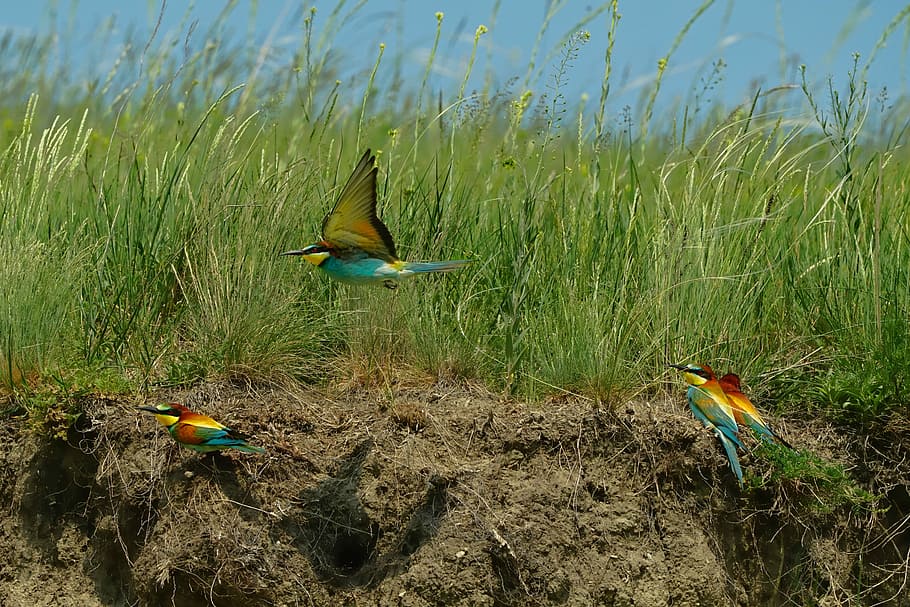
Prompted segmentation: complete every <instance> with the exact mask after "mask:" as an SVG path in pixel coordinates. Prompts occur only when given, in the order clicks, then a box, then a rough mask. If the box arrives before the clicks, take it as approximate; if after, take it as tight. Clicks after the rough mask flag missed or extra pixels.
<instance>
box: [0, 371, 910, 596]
mask: <svg viewBox="0 0 910 607" xmlns="http://www.w3.org/2000/svg"><path fill="white" fill-rule="evenodd" d="M163 400H178V401H181V402H184V403H186V404H187V405H189V406H190V407H191V408H193V409H195V410H198V411H201V412H204V413H208V414H210V415H212V416H214V417H216V418H217V419H219V420H220V421H222V422H224V423H227V424H229V425H231V426H233V427H235V428H237V429H239V430H242V431H244V432H247V433H249V434H252V435H253V437H254V438H253V442H255V443H256V444H259V445H262V446H265V447H266V448H267V449H268V451H267V453H266V454H264V455H247V454H240V453H238V454H231V455H227V456H221V455H219V456H199V455H197V454H194V453H191V452H189V451H186V450H178V449H177V447H176V446H175V445H174V444H173V443H172V442H171V441H170V439H169V437H168V436H167V435H166V434H165V433H164V431H163V430H162V429H161V428H159V427H158V425H157V424H156V423H155V421H154V420H153V419H152V418H151V417H149V416H143V415H140V414H138V413H136V412H135V411H134V410H133V407H134V406H135V405H137V404H142V403H141V402H140V401H139V400H138V399H127V398H122V397H117V398H111V399H106V398H101V397H91V398H88V399H87V400H86V403H85V404H86V407H87V413H86V414H85V415H84V416H83V417H82V418H80V420H79V421H78V423H77V424H76V426H74V427H73V428H72V429H71V430H70V431H69V433H68V437H67V440H66V441H60V440H57V441H53V440H48V439H41V440H39V439H37V438H36V437H35V433H34V432H30V431H28V430H27V429H26V427H25V423H24V421H23V420H22V419H21V418H17V417H12V418H7V419H4V420H3V421H2V422H0V423H2V427H0V433H2V439H3V442H2V445H3V447H2V448H0V545H2V546H3V548H4V549H3V551H2V554H0V604H3V605H8V606H10V607H14V606H20V605H23V606H24V605H27V606H29V607H34V606H41V605H48V606H50V605H54V606H64V605H78V606H95V605H127V604H130V605H177V606H186V607H191V606H197V605H198V606H203V605H216V606H223V605H402V606H413V607H424V606H430V605H434V606H437V605H438V606H442V605H446V606H449V605H491V606H492V605H495V606H513V605H514V606H524V605H617V606H620V605H622V606H631V605H635V606H659V605H750V606H751V605H793V604H799V605H802V604H819V605H827V606H833V605H848V604H857V605H859V604H862V605H870V604H874V603H877V602H881V601H884V602H885V604H893V605H898V604H908V601H910V594H908V591H907V589H906V587H905V586H904V583H905V581H906V579H905V577H904V576H905V574H906V573H907V558H908V551H910V532H908V526H910V524H908V518H907V517H908V512H910V495H908V493H907V489H906V487H907V479H908V471H910V464H908V461H910V459H908V457H907V445H906V442H905V441H906V440H907V438H906V436H907V434H906V432H903V431H898V430H893V431H890V432H888V433H885V432H880V433H877V435H876V436H875V439H874V440H873V439H872V438H868V437H865V438H864V437H856V436H850V435H847V434H845V433H844V432H843V431H842V430H837V429H835V428H832V427H830V426H828V425H825V424H822V423H819V422H806V423H803V424H802V425H797V424H795V423H793V422H790V423H787V422H786V421H782V422H781V423H779V424H778V425H779V426H781V427H782V429H783V431H784V434H785V435H787V436H788V437H789V438H791V440H792V442H794V443H796V444H797V445H798V446H800V447H803V448H806V449H810V450H812V451H813V452H815V453H816V454H818V455H820V456H822V457H824V458H826V459H827V460H829V461H833V462H840V463H842V464H844V465H845V466H846V468H847V469H848V470H849V474H850V475H851V477H852V478H853V479H856V480H857V482H858V485H859V486H861V487H864V488H865V489H868V490H871V491H872V492H874V493H879V494H882V495H883V497H882V500H881V501H879V502H878V504H877V506H878V509H873V508H870V507H867V506H864V507H859V506H855V505H853V506H851V505H849V504H841V505H838V506H837V507H835V508H833V509H831V508H828V507H826V504H824V503H820V502H819V499H818V497H817V496H814V495H813V486H812V484H811V483H802V482H798V481H787V482H784V483H776V484H775V483H769V484H767V486H765V487H761V488H758V489H751V490H740V489H739V488H738V487H737V486H736V485H735V483H734V482H733V479H732V475H731V474H730V471H729V469H728V468H727V467H726V463H725V460H724V459H723V456H722V454H721V451H720V449H719V446H718V445H717V443H716V441H715V440H714V439H713V438H712V437H711V436H710V435H708V434H707V433H706V432H705V431H703V430H702V429H701V428H700V427H699V425H698V423H697V422H695V420H694V419H693V418H692V417H691V415H689V414H688V412H687V411H686V410H685V408H684V405H683V402H682V395H680V397H679V398H678V399H675V400H672V401H669V402H631V403H626V404H620V405H617V406H613V407H606V406H598V405H596V404H595V403H593V402H590V401H585V400H580V399H571V398H570V399H560V400H553V401H550V402H546V403H541V404H526V403H523V402H518V401H513V400H508V399H502V398H499V397H497V396H494V395H490V394H489V393H487V392H485V391H484V390H482V389H480V388H477V387H474V386H471V385H464V384H458V383H451V384H447V383H435V384H431V383H430V382H414V383H413V385H406V384H402V383H398V384H392V385H387V386H384V387H381V388H364V387H358V386H347V387H344V388H331V389H328V388H327V389H312V390H307V391H300V390H293V391H287V390H280V389H276V388H256V387H253V388H251V387H249V386H238V385H231V384H227V383H224V384H204V385H200V386H196V387H193V388H192V389H187V390H179V391H175V390H172V391H162V392H159V393H156V394H154V395H153V396H152V397H151V398H149V399H147V401H146V402H159V401H163ZM750 444H754V443H750ZM743 463H744V466H745V467H746V468H747V470H748V471H750V472H751V473H752V474H754V475H757V476H762V475H765V476H766V477H768V478H770V476H769V475H770V474H771V468H770V466H771V465H770V464H769V463H768V462H767V461H766V460H764V459H763V458H760V457H757V456H754V455H751V456H750V455H745V456H744V457H743ZM754 482H758V481H754Z"/></svg>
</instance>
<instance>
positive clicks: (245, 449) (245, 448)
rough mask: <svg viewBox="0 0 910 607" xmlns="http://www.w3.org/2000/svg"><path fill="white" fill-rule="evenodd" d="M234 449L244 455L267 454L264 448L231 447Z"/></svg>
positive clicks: (250, 446)
mask: <svg viewBox="0 0 910 607" xmlns="http://www.w3.org/2000/svg"><path fill="white" fill-rule="evenodd" d="M231 448H232V449H236V450H237V451H243V452H244V453H265V449H263V448H262V447H254V446H253V445H231Z"/></svg>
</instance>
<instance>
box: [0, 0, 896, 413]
mask: <svg viewBox="0 0 910 607" xmlns="http://www.w3.org/2000/svg"><path fill="white" fill-rule="evenodd" d="M595 10H596V11H598V12H601V13H603V12H606V14H608V15H610V14H612V15H614V20H613V26H612V28H611V30H610V32H611V34H610V36H611V40H613V36H614V33H615V32H616V31H617V29H618V30H619V31H620V32H621V31H622V25H621V23H620V22H618V21H617V20H616V19H615V14H616V6H615V4H611V3H607V4H605V5H604V6H601V7H598V8H596V9H595ZM305 18H306V19H307V20H309V21H307V22H306V23H305V24H304V27H303V28H302V31H303V32H304V40H303V42H302V43H301V48H300V49H299V51H298V52H297V53H296V54H295V55H294V56H293V57H291V58H288V60H287V62H286V63H284V64H282V66H281V69H274V68H271V69H270V70H259V71H257V70H256V65H257V64H256V62H255V55H256V53H255V51H256V50H257V49H249V48H246V47H245V46H244V45H243V44H239V45H231V44H230V43H228V42H225V41H224V39H223V38H221V37H219V36H217V35H216V34H215V33H214V32H217V27H213V29H212V31H211V32H209V33H203V35H204V36H206V38H205V39H206V40H207V41H208V42H210V44H209V46H208V47H207V48H206V49H200V50H198V51H192V49H191V51H192V52H189V53H188V54H186V55H184V53H183V49H182V47H181V48H180V51H179V52H178V51H177V50H175V49H174V47H172V46H169V45H167V44H163V43H162V44H160V46H156V45H155V44H152V45H146V44H145V41H133V42H134V45H133V47H132V48H133V49H134V50H133V51H129V52H125V53H124V55H123V56H122V57H121V58H120V60H119V62H118V63H117V65H116V67H115V68H114V69H113V70H112V71H111V72H109V73H106V74H97V75H95V77H94V78H92V79H90V81H89V82H88V83H87V84H86V83H84V82H81V83H80V81H78V80H77V79H68V78H67V77H66V74H61V73H59V72H58V71H57V70H55V69H52V68H51V67H50V66H51V62H50V59H49V58H48V57H49V55H48V53H47V52H37V51H35V50H34V48H38V49H39V50H40V49H41V48H44V45H43V42H42V40H43V39H39V42H41V44H38V46H37V47H35V46H31V47H29V46H28V45H25V44H24V43H23V44H18V45H17V44H11V45H8V46H7V47H5V48H4V49H3V53H4V54H5V57H4V59H5V63H6V64H11V65H21V66H23V67H22V69H21V70H20V71H19V73H20V74H27V76H21V77H17V78H15V79H10V80H7V81H6V83H5V84H4V85H3V88H4V90H3V91H2V93H3V94H2V95H0V115H2V118H3V123H2V124H3V128H2V132H0V150H2V153H0V174H2V175H3V178H2V187H0V218H2V223H0V252H2V256H0V282H2V283H3V284H4V285H5V288H4V289H3V291H2V292H0V336H2V338H3V341H2V343H0V361H2V362H3V366H4V367H5V368H6V369H7V373H6V374H4V373H3V372H0V378H4V381H6V382H7V383H11V382H13V381H14V380H15V377H12V376H15V375H17V373H13V372H11V371H10V370H12V369H13V367H16V368H18V369H20V370H21V371H20V372H19V374H20V375H21V374H25V375H27V374H28V373H33V374H36V375H38V376H45V377H46V376H51V375H53V374H55V373H58V372H60V371H61V370H66V369H91V368H96V367H97V366H99V365H104V366H107V367H114V368H116V369H119V372H120V373H121V374H122V376H123V377H124V378H125V379H127V380H128V381H129V382H131V383H132V384H133V385H135V386H140V387H145V386H148V385H150V384H155V383H181V382H190V381H194V380H196V379H198V378H201V377H217V376H237V375H240V376H245V377H250V378H254V379H277V378H280V379H288V378H289V379H299V380H303V381H319V380H321V379H323V378H326V377H331V374H332V373H333V369H335V368H337V367H338V365H344V364H350V363H351V362H357V361H372V362H370V363H369V364H370V365H372V364H374V363H375V364H376V365H388V364H404V365H409V366H412V367H418V368H421V369H423V370H425V371H427V372H429V373H431V374H433V373H452V372H454V373H456V374H459V375H463V376H469V377H475V378H479V379H481V380H483V381H485V382H487V383H488V384H489V385H490V386H492V387H494V388H495V389H498V390H506V391H511V392H516V393H520V394H524V395H528V396H532V397H533V396H538V395H541V394H546V393H549V392H552V391H554V390H571V391H576V392H581V393H584V394H589V395H592V396H596V397H602V398H606V399H610V398H615V397H619V396H622V395H627V394H630V393H636V392H641V391H642V390H644V391H652V392H653V391H657V390H660V389H663V387H665V379H666V375H665V373H666V372H665V365H666V363H668V362H682V361H704V362H710V363H711V364H713V365H714V366H715V367H716V368H719V369H724V370H725V368H726V367H730V368H731V369H735V370H736V371H737V372H738V373H739V374H740V375H742V376H743V377H744V378H748V381H749V383H750V385H752V386H753V387H754V388H755V389H756V391H757V392H758V393H759V394H763V395H768V396H769V397H771V398H769V399H765V400H763V401H762V402H763V404H765V405H768V404H769V402H770V401H771V400H772V399H773V400H777V401H778V404H777V406H778V407H779V408H781V409H786V408H788V407H792V408H794V409H796V410H798V411H802V410H805V409H806V406H807V402H808V403H809V406H810V407H812V408H815V409H817V410H820V411H823V412H830V413H831V414H832V415H833V416H835V417H837V418H844V419H845V420H846V421H847V422H849V423H852V422H857V423H867V422H869V421H871V420H875V419H877V418H880V417H881V416H882V415H884V414H885V413H888V412H890V411H893V410H903V411H904V412H905V413H906V407H907V396H906V388H905V387H906V385H907V380H908V377H910V328H908V314H910V289H908V286H907V285H908V284H910V234H908V230H910V228H908V227H907V226H910V217H908V209H910V193H908V190H907V186H906V184H907V183H908V182H910V174H908V173H910V169H908V167H910V163H908V156H907V150H906V146H903V145H902V141H903V138H904V137H905V135H906V125H907V124H908V123H910V108H908V106H907V104H906V103H905V102H903V100H897V101H896V102H893V103H891V104H890V105H889V104H886V103H876V102H875V101H874V100H872V99H871V98H870V93H869V92H868V91H866V89H865V86H864V84H863V82H862V80H861V78H862V75H863V74H862V72H861V70H854V71H852V72H851V73H849V74H842V75H838V77H837V78H835V79H834V80H833V81H832V83H831V86H830V88H829V90H828V91H827V92H826V93H825V92H823V93H816V92H814V91H813V90H812V89H811V88H810V87H808V86H806V88H805V90H804V91H799V90H792V89H788V90H777V91H768V92H765V93H761V94H758V95H756V96H755V97H754V99H753V100H752V102H751V103H749V104H745V105H742V106H740V107H736V108H725V107H720V106H717V105H716V104H707V102H706V101H705V95H703V94H701V93H699V92H697V91H696V93H695V94H694V95H693V97H692V99H693V101H692V105H689V106H685V107H680V108H679V112H678V113H674V114H673V116H675V118H668V119H664V120H662V119H660V118H659V117H658V116H655V115H652V114H653V99H654V98H656V97H657V95H658V94H659V83H660V80H659V78H658V80H657V84H656V85H655V88H654V89H652V90H651V91H649V92H648V93H647V97H646V98H647V99H648V103H647V104H646V108H647V110H646V111H645V112H644V113H643V114H642V115H636V114H635V113H633V112H632V111H631V110H630V111H629V112H628V113H627V114H625V115H624V117H622V118H620V119H618V120H617V119H612V120H611V119H610V118H609V116H607V117H605V113H604V112H605V109H604V107H605V106H606V107H609V102H608V96H609V90H610V87H609V78H610V77H611V69H610V61H611V57H612V53H613V47H612V46H611V48H610V52H609V53H608V55H607V57H606V58H605V61H606V70H605V72H604V73H605V81H604V86H603V98H602V99H601V100H600V101H599V103H598V104H593V105H597V106H598V108H599V110H598V112H597V115H596V116H593V117H592V116H591V110H590V108H588V109H587V110H585V112H586V113H583V112H582V108H580V107H573V106H571V105H570V104H569V103H568V102H567V100H566V99H565V98H564V97H563V96H562V93H561V90H562V88H563V87H564V85H565V82H566V81H568V80H571V79H572V78H573V77H578V76H577V75H576V74H574V73H573V72H572V63H573V60H574V57H575V53H576V52H577V50H578V49H579V48H580V47H581V46H582V45H584V44H585V43H586V40H587V38H586V37H585V36H584V35H574V34H573V35H568V36H566V37H565V38H563V41H562V43H561V45H560V46H559V47H558V48H556V49H554V51H553V52H551V53H549V54H546V55H544V56H543V57H544V58H545V60H546V65H545V66H543V65H540V64H539V63H538V64H537V65H536V66H535V65H532V66H530V67H529V74H530V73H531V71H533V70H535V69H539V70H544V73H549V74H551V78H550V80H549V82H550V85H551V86H550V87H549V88H548V89H547V90H546V91H538V92H535V93H533V94H529V92H528V91H526V90H523V89H517V90H513V89H505V90H501V91H494V90H489V86H487V87H486V88H485V89H483V90H481V91H480V92H478V93H476V94H468V92H467V90H466V89H465V87H464V86H462V87H461V91H460V92H459V93H457V94H455V93H448V94H443V96H442V97H441V98H440V97H439V96H438V93H436V92H432V91H429V90H428V87H427V86H426V80H425V79H426V77H424V81H423V82H421V84H420V85H419V86H416V85H415V86H413V87H411V86H404V85H402V87H401V88H398V89H394V88H393V89H389V88H386V87H388V86H389V85H387V84H385V83H388V82H389V76H388V74H389V72H390V71H391V70H392V69H393V67H392V65H393V64H394V63H395V61H394V59H393V60H390V59H389V58H388V57H382V51H381V50H380V49H377V51H376V58H375V63H373V64H371V65H365V66H360V67H361V68H362V70H361V72H362V77H361V78H359V79H358V78H355V79H353V80H352V81H350V82H345V83H338V82H336V81H335V79H334V76H333V75H332V74H333V66H332V64H331V60H330V59H328V58H329V57H331V56H332V55H330V54H329V51H330V50H331V44H332V40H331V38H330V37H326V38H320V39H319V40H316V39H314V38H313V33H312V27H311V24H312V21H311V20H312V19H314V18H315V15H314V14H313V13H307V14H306V15H305ZM694 18H697V14H696V15H695V17H693V19H694ZM327 19H328V22H329V23H330V24H331V23H333V22H337V20H339V19H342V16H341V15H338V14H333V15H329V16H328V17H327ZM333 20H334V21H333ZM617 23H619V25H618V27H617ZM690 24H691V22H690ZM690 24H685V28H684V29H683V30H682V31H681V33H680V36H684V35H685V33H686V31H687V28H688V26H689V25H690ZM435 25H436V26H437V27H438V28H441V29H442V30H445V28H446V27H447V24H446V22H445V20H444V18H443V17H441V16H440V17H439V18H438V21H437V22H436V24H435ZM433 26H434V24H433V23H429V24H428V28H432V27H433ZM681 27H682V24H681ZM439 31H440V30H437V36H438V32H439ZM481 35H484V34H483V31H482V30H480V29H478V30H477V37H478V38H479V37H480V36H481ZM437 39H438V38H437ZM882 43H884V41H883V42H882ZM616 44H617V45H621V38H620V39H619V40H617V41H616ZM677 45H678V43H676V42H675V43H674V48H675V47H676V46H677ZM29 48H30V49H32V50H31V51H29V50H27V49H29ZM143 48H146V50H145V52H144V53H139V52H138V50H136V49H143ZM617 48H619V47H617ZM672 50H673V49H671V52H670V53H668V55H667V60H668V61H672ZM476 51H477V49H476V47H475V51H474V52H475V53H476ZM473 56H474V55H473V54H472V57H473ZM436 58H437V51H436V46H434V53H433V54H432V55H431V57H430V60H429V61H430V63H432V62H433V61H434V60H436ZM537 59H538V60H541V61H542V60H543V59H541V55H537ZM472 65H473V64H472ZM140 66H141V71H140ZM663 66H665V63H662V64H661V68H660V69H661V70H663ZM429 69H430V65H429V64H428V65H427V73H429ZM468 69H469V70H470V69H471V68H470V67H469V68H468ZM722 69H723V66H722V65H720V64H718V65H715V67H714V70H715V73H714V74H713V75H712V76H711V77H710V78H717V77H719V76H718V72H719V71H721V70H722ZM137 73H139V74H140V76H139V78H138V79H136V78H135V76H134V75H135V74H137ZM288 74H291V76H288ZM55 78H57V79H60V84H59V86H58V87H56V88H55V87H53V86H51V83H52V82H53V80H54V79H55ZM467 81H468V74H465V78H464V82H467ZM241 85H243V86H241ZM30 96H31V97H30ZM25 98H30V101H29V102H28V105H27V106H21V105H20V104H19V102H17V101H16V100H17V99H25ZM403 98H405V99H408V100H409V101H407V102H402V101H401V99H403ZM356 142H360V144H359V146H357V145H356ZM367 146H369V147H372V148H373V149H374V150H377V151H378V158H379V166H380V186H379V189H380V199H381V201H382V202H381V210H380V213H381V216H382V218H383V220H384V221H385V222H386V223H387V224H388V226H389V227H390V229H391V231H392V233H393V234H394V235H395V237H396V240H397V243H398V246H399V252H400V254H401V255H402V256H403V257H404V258H406V259H412V260H415V259H453V258H465V257H467V258H470V259H472V260H474V263H473V265H472V266H471V267H469V268H468V269H465V270H462V271H459V272H457V273H452V274H448V275H445V276H431V277H418V278H416V279H414V280H413V281H411V282H410V283H407V284H405V285H403V286H402V287H401V288H400V289H399V290H398V291H397V292H388V291H387V290H385V289H381V288H377V289H366V288H350V287H346V286H343V285H338V284H333V283H330V282H329V279H328V278H327V277H326V276H324V275H322V274H320V273H318V272H316V271H314V269H313V268H311V267H309V266H305V265H304V264H302V263H301V262H300V260H297V259H289V258H283V257H279V256H278V253H279V252H281V251H283V250H287V249H288V248H291V247H298V246H302V245H305V244H307V243H309V242H312V241H314V240H316V239H317V236H318V232H319V226H320V221H321V218H322V216H323V215H324V214H325V213H326V212H327V211H328V210H329V209H330V207H331V204H332V201H333V199H334V196H335V193H336V191H337V187H338V186H339V185H340V183H342V182H343V180H344V179H345V178H346V177H347V175H348V173H349V171H350V170H351V169H352V167H353V165H354V163H355V161H356V160H357V158H358V157H359V155H360V154H361V153H362V150H361V149H359V148H364V147H367ZM358 364H359V363H358Z"/></svg>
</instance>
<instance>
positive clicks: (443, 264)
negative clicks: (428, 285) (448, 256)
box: [404, 259, 471, 273]
mask: <svg viewBox="0 0 910 607" xmlns="http://www.w3.org/2000/svg"><path fill="white" fill-rule="evenodd" d="M469 263H471V260H469V259H453V260H451V261H408V262H406V263H405V265H404V268H405V270H410V271H411V272H418V273H419V272H451V271H452V270H457V269H458V268H461V267H464V266H466V265H468V264H469Z"/></svg>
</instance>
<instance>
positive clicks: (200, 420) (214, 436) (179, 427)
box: [137, 403, 265, 453]
mask: <svg viewBox="0 0 910 607" xmlns="http://www.w3.org/2000/svg"><path fill="white" fill-rule="evenodd" d="M137 409H139V410H141V411H147V412H148V413H152V414H154V415H155V419H157V420H158V423H160V424H161V425H162V426H164V427H165V428H167V431H168V433H169V434H170V435H171V438H173V439H174V440H175V441H177V444H179V445H182V446H184V447H186V448H187V449H192V450H193V451H199V452H200V453H209V452H211V451H221V450H222V449H237V450H238V451H243V452H244V453H263V452H264V451H265V449H263V448H261V447H254V446H252V445H250V444H247V442H246V437H245V436H244V435H242V434H240V433H239V432H237V431H235V430H231V429H230V428H228V427H227V426H223V425H221V424H219V423H218V422H216V421H215V420H214V419H212V418H211V417H209V416H208V415H202V414H200V413H193V412H192V411H190V410H189V409H187V408H186V407H184V406H183V405H178V404H177V403H166V404H161V405H158V406H157V407H137Z"/></svg>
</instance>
